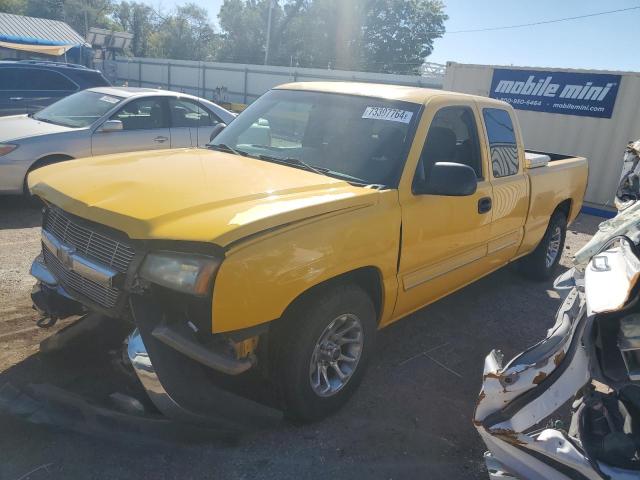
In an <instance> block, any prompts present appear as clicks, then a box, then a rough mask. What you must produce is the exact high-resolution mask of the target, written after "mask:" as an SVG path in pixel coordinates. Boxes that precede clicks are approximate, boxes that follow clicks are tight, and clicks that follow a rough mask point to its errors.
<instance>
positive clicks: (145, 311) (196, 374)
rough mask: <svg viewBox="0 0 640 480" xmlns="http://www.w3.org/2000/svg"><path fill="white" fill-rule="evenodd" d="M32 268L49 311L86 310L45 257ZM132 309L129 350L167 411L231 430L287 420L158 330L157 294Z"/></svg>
mask: <svg viewBox="0 0 640 480" xmlns="http://www.w3.org/2000/svg"><path fill="white" fill-rule="evenodd" d="M31 274H32V275H33V276H34V277H35V278H36V279H37V280H38V283H37V285H36V287H34V292H33V294H32V298H33V300H34V303H36V305H37V308H38V309H40V310H42V311H43V313H45V314H48V315H54V316H58V317H59V318H64V317H65V316H69V315H68V314H74V313H80V312H81V311H83V310H84V307H83V306H82V304H80V303H79V302H78V301H77V300H75V299H74V298H73V296H72V295H71V294H69V293H68V292H67V291H66V290H65V289H64V286H63V285H61V284H60V283H59V281H58V279H57V278H56V277H55V275H54V274H53V273H52V272H51V271H50V270H49V269H48V268H47V266H46V264H45V263H44V261H43V260H42V257H38V258H36V260H35V261H34V262H33V264H32V267H31ZM130 310H131V313H132V316H133V318H134V321H135V323H136V327H137V328H135V330H134V331H133V332H132V333H131V334H130V336H129V338H128V340H127V356H128V359H129V361H130V363H131V365H132V367H133V370H134V371H135V373H136V376H137V377H138V379H139V380H140V382H141V384H142V386H143V387H144V389H145V391H146V393H147V395H148V397H149V399H150V400H151V401H152V403H153V404H154V406H155V407H156V408H157V409H158V410H159V411H160V412H161V413H162V414H164V416H166V417H167V418H170V419H172V420H176V421H179V422H184V423H187V424H191V425H195V426H198V427H200V428H202V427H205V428H210V429H211V428H213V429H216V430H217V431H218V432H225V433H229V434H234V433H240V432H244V431H252V430H256V429H261V428H265V427H268V426H272V425H274V424H276V423H277V422H279V421H281V419H282V413H281V412H280V411H279V410H276V409H273V408H270V407H268V406H266V405H263V404H261V403H258V402H255V401H252V400H249V399H247V398H244V397H242V396H239V395H236V394H234V393H232V392H229V391H227V390H225V389H222V388H220V387H218V386H216V385H215V384H214V383H213V381H212V380H211V378H210V376H209V375H207V372H206V367H204V366H203V364H202V363H199V362H197V361H195V360H193V359H192V358H189V357H188V356H187V355H185V354H184V353H181V352H180V351H178V350H176V349H175V348H172V347H171V346H169V345H168V344H167V343H165V342H163V341H162V339H159V338H158V336H157V335H154V334H153V333H152V332H153V331H154V329H155V328H156V327H157V326H158V323H159V321H158V320H159V319H160V318H162V317H163V312H162V311H161V310H160V309H159V307H158V306H157V305H156V304H155V303H154V302H153V301H152V299H150V298H142V297H137V296H132V297H131V298H130Z"/></svg>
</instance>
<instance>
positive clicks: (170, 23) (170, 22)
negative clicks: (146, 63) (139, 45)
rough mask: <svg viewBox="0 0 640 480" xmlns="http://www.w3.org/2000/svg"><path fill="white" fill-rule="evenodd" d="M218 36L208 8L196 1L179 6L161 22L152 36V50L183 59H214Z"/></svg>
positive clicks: (165, 55)
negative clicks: (210, 19)
mask: <svg viewBox="0 0 640 480" xmlns="http://www.w3.org/2000/svg"><path fill="white" fill-rule="evenodd" d="M217 48H218V38H217V35H216V33H215V31H214V29H213V26H212V25H211V23H210V21H209V16H208V15H207V11H206V10H205V9H204V8H202V7H199V6H198V5H196V4H194V3H188V4H186V5H184V6H181V7H178V8H177V9H176V12H175V14H173V15H170V16H167V17H166V18H164V19H162V21H161V22H160V23H159V25H158V28H157V31H156V32H154V34H153V35H151V38H150V48H149V50H150V53H152V54H154V55H156V56H160V57H166V58H178V59H182V60H213V58H214V56H215V53H216V50H217Z"/></svg>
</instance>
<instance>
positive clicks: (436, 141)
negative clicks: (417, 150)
mask: <svg viewBox="0 0 640 480" xmlns="http://www.w3.org/2000/svg"><path fill="white" fill-rule="evenodd" d="M455 153H456V134H455V133H454V131H453V130H451V129H450V128H446V127H431V128H430V129H429V134H428V135H427V142H426V149H425V160H427V161H429V162H430V163H435V162H441V161H447V160H448V161H451V160H452V159H453V158H454V157H455Z"/></svg>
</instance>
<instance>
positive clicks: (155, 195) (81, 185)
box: [29, 149, 377, 246]
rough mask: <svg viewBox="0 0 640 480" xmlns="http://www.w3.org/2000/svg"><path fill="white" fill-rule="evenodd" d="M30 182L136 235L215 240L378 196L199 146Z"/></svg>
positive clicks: (113, 160) (79, 166)
mask: <svg viewBox="0 0 640 480" xmlns="http://www.w3.org/2000/svg"><path fill="white" fill-rule="evenodd" d="M29 188H30V189H31V192H32V193H33V194H34V195H38V196H40V197H42V198H44V199H45V200H47V201H48V202H51V203H53V204H55V205H57V206H59V207H61V208H62V209H64V210H66V211H68V212H71V213H73V214H75V215H77V216H79V217H82V218H86V219H88V220H92V221H94V222H97V223H100V224H103V225H107V226H109V227H112V228H115V229H118V230H121V231H123V232H125V233H126V234H127V235H129V237H131V238H134V239H170V240H191V241H205V242H214V243H217V244H218V245H221V246H225V245H227V244H229V243H231V242H233V241H235V240H238V239H240V238H243V237H245V236H247V235H251V234H254V233H257V232H260V231H263V230H266V229H269V228H273V227H277V226H279V225H283V224H287V223H291V222H295V221H298V220H302V219H305V218H309V217H312V216H316V215H321V214H323V213H328V212H333V211H338V210H343V209H348V208H355V207H360V206H365V205H370V204H373V203H374V202H376V199H377V195H375V191H374V190H370V189H365V188H361V187H354V186H352V185H350V184H348V183H347V182H344V181H342V180H337V179H333V178H330V177H326V176H323V175H319V174H316V173H313V172H307V171H304V170H300V169H297V168H293V167H288V166H285V165H278V164H274V163H269V162H265V161H261V160H256V159H252V158H246V157H240V156H238V155H231V154H226V153H221V152H214V151H209V150H203V149H180V150H162V151H148V152H135V153H125V154H117V155H106V156H102V157H95V158H87V159H81V160H72V161H68V162H62V163H58V164H55V165H51V166H48V167H45V168H41V169H39V170H36V171H35V172H33V173H32V174H30V175H29Z"/></svg>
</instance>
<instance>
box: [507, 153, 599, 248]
mask: <svg viewBox="0 0 640 480" xmlns="http://www.w3.org/2000/svg"><path fill="white" fill-rule="evenodd" d="M528 151H529V152H532V153H537V154H543V155H548V156H549V158H550V162H549V163H548V164H546V165H544V166H540V167H536V168H526V169H525V172H526V174H527V176H528V177H529V189H530V195H529V214H528V216H527V219H526V221H525V225H524V239H523V242H522V245H521V247H520V251H519V252H518V254H519V255H524V254H526V253H528V252H530V251H532V250H533V249H534V248H535V247H536V246H537V245H538V243H539V242H540V240H541V239H542V236H543V235H544V232H545V230H546V228H547V225H548V223H549V218H550V216H551V214H552V213H553V211H554V210H555V209H556V208H557V207H558V205H563V206H566V207H567V211H566V213H567V214H568V215H567V220H568V223H571V222H572V221H573V220H574V219H575V218H576V217H577V216H578V213H579V212H580V209H581V208H582V199H583V196H584V192H585V190H586V188H587V174H588V166H587V159H586V158H584V157H575V156H569V155H561V154H557V153H548V152H537V151H536V152H533V151H531V150H528Z"/></svg>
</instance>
